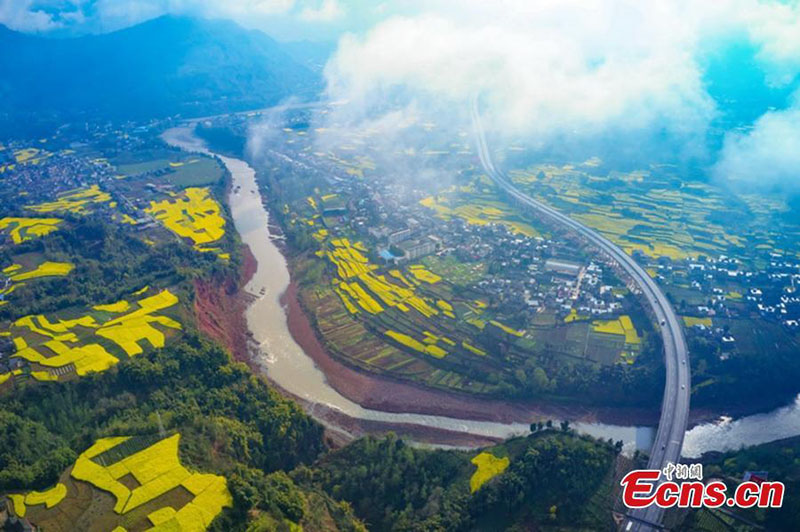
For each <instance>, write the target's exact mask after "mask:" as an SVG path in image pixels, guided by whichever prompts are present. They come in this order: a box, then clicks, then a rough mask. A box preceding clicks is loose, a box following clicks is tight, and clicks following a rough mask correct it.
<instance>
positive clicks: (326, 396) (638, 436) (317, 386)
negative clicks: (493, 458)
mask: <svg viewBox="0 0 800 532" xmlns="http://www.w3.org/2000/svg"><path fill="white" fill-rule="evenodd" d="M163 139H164V140H165V141H166V142H167V143H168V144H170V145H172V146H175V147H180V148H182V149H184V150H187V151H193V152H200V153H205V154H209V155H216V156H217V157H219V158H220V159H221V160H222V162H223V163H224V164H225V166H226V167H227V168H228V170H229V171H230V173H231V176H232V180H233V186H232V187H231V192H230V195H229V197H228V201H229V205H230V209H231V214H232V216H233V220H234V224H235V226H236V230H237V231H238V232H239V235H240V237H241V240H242V242H244V243H245V244H247V245H248V246H250V250H251V251H252V253H253V255H254V256H255V258H256V260H257V262H258V267H257V270H256V272H255V274H254V275H253V278H252V279H251V280H250V282H249V283H248V284H247V286H246V287H245V290H246V291H247V292H249V293H251V294H258V295H259V296H258V298H257V299H256V300H255V301H254V302H253V303H252V304H251V305H250V306H249V307H248V310H247V323H248V327H249V329H250V332H251V333H252V335H253V339H254V340H255V341H256V342H257V343H258V344H259V346H260V360H259V362H260V363H261V365H262V367H264V368H265V371H266V374H267V377H268V378H269V379H270V380H272V381H273V382H275V383H276V384H277V385H279V386H280V387H281V388H283V389H285V390H286V391H288V392H290V393H291V394H293V395H295V396H297V397H301V398H303V399H304V400H306V401H307V402H308V404H309V405H310V406H309V407H308V411H309V413H310V414H311V415H312V416H313V415H314V407H315V406H316V405H324V406H326V407H328V408H330V409H333V410H338V411H339V412H341V413H343V414H345V415H347V416H350V417H352V418H356V419H362V420H366V421H378V422H383V423H390V424H413V425H421V426H425V427H435V428H439V429H446V430H451V431H457V432H466V433H469V434H475V435H479V436H489V437H498V438H507V437H510V436H514V435H518V434H525V433H527V432H528V425H526V424H523V423H511V424H505V423H497V422H488V421H473V420H468V419H457V418H452V417H445V416H434V415H423V414H411V413H392V412H384V411H380V410H372V409H367V408H363V407H362V406H360V405H359V404H357V403H355V402H353V401H351V400H349V399H347V398H346V397H344V396H343V395H341V394H340V393H339V392H337V391H336V390H335V389H334V388H333V387H332V386H330V385H329V384H328V382H327V380H326V378H325V375H324V373H323V372H322V371H321V370H320V369H319V368H317V367H316V365H315V364H314V362H313V360H312V359H311V358H310V357H309V356H308V355H307V354H306V353H305V352H304V351H303V349H302V348H301V347H300V346H299V345H298V344H297V343H296V342H295V340H294V338H292V335H291V333H290V332H289V328H288V324H287V318H286V311H285V309H284V307H283V306H282V304H281V302H280V296H281V295H282V294H283V293H284V291H285V290H286V288H287V287H288V286H289V270H288V268H287V264H286V260H285V259H284V257H283V255H282V254H281V252H280V250H279V249H278V247H277V246H276V245H275V243H274V242H273V236H272V235H271V234H270V231H269V224H268V222H269V214H268V213H267V211H266V210H265V209H264V207H263V203H262V197H261V193H260V191H259V188H258V185H257V183H256V180H255V171H254V170H253V168H251V167H250V166H249V165H248V164H247V163H246V162H244V161H242V160H239V159H233V158H230V157H225V156H222V155H218V154H215V153H212V152H209V151H208V149H207V148H206V147H205V145H204V143H203V142H202V140H201V139H199V138H198V137H196V136H195V135H194V132H193V129H192V127H190V126H189V127H177V128H173V129H170V130H168V131H166V132H165V133H164V135H163ZM572 427H573V428H574V429H575V430H577V431H579V432H584V433H586V434H591V435H593V436H596V437H601V438H605V439H607V438H613V439H614V440H622V441H623V442H625V446H624V449H625V451H626V452H632V451H633V450H634V449H641V450H647V449H649V448H650V445H651V443H652V438H653V435H654V429H653V428H652V427H638V426H620V425H608V424H602V423H573V424H572ZM798 434H800V397H798V399H797V400H796V401H795V402H794V403H793V404H791V405H788V406H786V407H783V408H779V409H777V410H775V411H772V412H769V413H766V414H758V415H753V416H747V417H743V418H740V419H737V420H732V419H730V418H722V419H720V420H719V421H718V422H715V423H704V424H701V425H697V426H695V427H694V428H692V429H691V430H689V431H688V432H687V433H686V438H685V442H684V448H683V451H684V452H683V455H684V456H686V457H697V456H699V455H700V454H702V453H703V452H706V451H711V450H717V451H724V450H731V449H737V448H739V447H741V446H742V445H754V444H759V443H766V442H769V441H774V440H777V439H781V438H786V437H790V436H795V435H798Z"/></svg>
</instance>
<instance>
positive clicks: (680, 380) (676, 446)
mask: <svg viewBox="0 0 800 532" xmlns="http://www.w3.org/2000/svg"><path fill="white" fill-rule="evenodd" d="M472 123H473V128H474V130H475V137H476V139H475V140H476V144H477V148H478V156H479V157H480V160H481V164H482V165H483V168H484V170H485V171H486V173H487V174H488V175H489V177H490V178H491V179H492V181H494V182H495V184H496V185H497V186H499V187H500V188H502V189H503V190H504V191H505V192H506V193H507V194H508V195H509V196H512V197H513V198H515V199H516V200H518V201H520V202H521V203H523V204H525V205H527V206H529V207H531V208H532V209H533V210H535V211H537V212H538V213H539V214H542V215H544V216H545V217H547V218H549V219H550V220H551V221H553V222H556V223H558V224H561V225H564V226H566V227H568V228H569V229H572V230H573V231H575V232H576V233H578V234H580V235H581V236H582V237H583V238H585V239H586V240H587V241H589V242H590V243H591V244H593V245H594V246H596V247H597V248H599V249H600V250H602V251H603V252H604V253H605V254H606V255H608V256H609V257H611V258H612V259H613V260H614V261H615V262H617V264H619V266H620V267H621V268H622V269H623V270H625V271H626V272H627V273H628V275H630V277H631V278H632V279H633V281H634V282H635V283H636V285H637V286H638V287H639V289H640V290H641V292H642V294H643V295H644V297H645V298H646V299H647V302H648V303H649V305H650V308H651V309H652V311H653V315H654V316H655V319H656V322H657V324H658V327H659V328H660V330H661V336H662V338H663V341H664V365H665V366H666V382H665V385H664V397H663V399H662V402H661V418H660V420H659V423H658V431H657V432H656V437H655V441H654V442H653V447H652V449H651V451H650V460H649V462H648V468H649V469H659V470H660V469H663V467H664V466H666V465H667V463H670V462H672V463H677V462H678V461H679V460H680V456H681V448H682V447H683V436H684V434H685V433H686V423H687V421H688V417H689V392H690V389H691V386H690V374H689V359H688V358H689V355H688V349H687V348H686V339H685V338H684V336H683V329H682V328H681V324H680V322H679V321H678V316H677V315H676V314H675V311H674V310H673V309H672V306H671V305H670V303H669V300H668V299H667V297H666V295H664V293H663V292H662V291H661V289H660V288H659V287H658V285H657V284H656V283H655V281H654V280H653V279H652V277H650V276H649V275H648V274H647V272H645V271H644V269H643V268H642V267H641V266H640V265H639V264H638V263H637V262H636V261H635V260H634V259H633V258H632V257H631V256H629V255H628V254H627V253H625V252H624V251H623V250H622V249H621V248H619V247H618V246H617V245H616V244H614V243H612V242H611V241H610V240H608V239H607V238H605V237H604V236H602V235H601V234H599V233H598V232H597V231H595V230H593V229H590V228H589V227H586V226H585V225H583V224H581V223H579V222H576V221H575V220H573V219H571V218H570V217H568V216H566V215H565V214H562V213H560V212H559V211H557V210H555V209H553V208H552V207H549V206H548V205H545V204H544V203H541V202H539V201H537V200H535V199H533V198H531V197H530V196H528V195H527V194H523V193H522V192H520V191H519V190H517V188H516V187H515V186H514V184H513V183H512V182H511V180H510V179H509V178H508V177H506V176H505V174H504V173H503V172H501V171H500V170H499V169H498V168H497V167H496V166H495V164H494V161H493V160H492V155H491V152H490V151H489V146H488V145H487V143H486V135H485V133H484V131H483V124H482V122H481V116H480V112H479V111H478V102H477V98H476V99H474V100H473V104H472ZM663 517H664V509H662V508H659V507H658V506H656V505H651V506H650V507H649V508H646V509H643V510H634V511H631V512H630V513H629V514H628V516H626V520H625V521H623V526H622V529H623V530H625V531H626V532H627V531H640V530H657V529H659V528H660V525H661V522H662V519H663Z"/></svg>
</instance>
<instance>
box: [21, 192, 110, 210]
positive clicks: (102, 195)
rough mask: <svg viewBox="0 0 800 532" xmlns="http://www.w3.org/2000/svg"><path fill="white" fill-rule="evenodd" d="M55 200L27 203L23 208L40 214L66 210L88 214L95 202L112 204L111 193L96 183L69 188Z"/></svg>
mask: <svg viewBox="0 0 800 532" xmlns="http://www.w3.org/2000/svg"><path fill="white" fill-rule="evenodd" d="M57 198H58V199H56V200H55V201H50V202H45V203H39V204H38V205H28V206H26V207H25V208H26V209H29V210H32V211H34V212H37V213H40V214H48V213H52V212H68V213H71V214H88V213H89V212H91V208H92V206H93V205H95V204H103V203H105V204H108V205H109V206H113V205H112V203H113V201H112V199H111V195H110V194H109V193H108V192H104V191H103V190H101V189H100V187H99V186H97V185H92V186H90V187H87V188H79V189H75V190H70V191H67V192H64V193H61V194H59V195H58V197H57Z"/></svg>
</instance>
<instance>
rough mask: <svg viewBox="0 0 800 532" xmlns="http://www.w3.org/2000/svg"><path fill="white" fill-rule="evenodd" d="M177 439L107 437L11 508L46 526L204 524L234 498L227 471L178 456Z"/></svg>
mask: <svg viewBox="0 0 800 532" xmlns="http://www.w3.org/2000/svg"><path fill="white" fill-rule="evenodd" d="M140 442H141V443H140ZM179 442H180V434H175V435H173V436H169V437H167V438H164V439H160V440H159V439H158V438H153V437H148V436H144V437H143V436H134V437H111V438H102V439H100V440H98V441H97V442H95V444H94V445H93V446H91V447H90V448H89V449H87V450H86V451H84V452H83V453H82V454H81V455H80V456H79V457H78V459H77V460H76V462H75V465H74V466H73V467H72V468H70V469H68V470H67V471H65V472H64V473H63V474H62V475H61V478H60V479H59V483H58V484H57V485H56V486H55V487H54V488H52V489H51V490H47V491H45V492H43V493H37V492H31V493H28V494H24V495H23V494H15V495H13V496H12V508H13V510H14V512H15V513H16V515H20V516H22V515H24V516H25V517H26V518H28V519H30V520H31V521H32V522H33V523H36V524H37V525H39V526H41V527H43V528H47V529H48V530H57V531H62V530H63V531H66V530H69V528H65V525H64V523H69V525H68V526H70V527H71V526H73V525H76V526H79V525H80V524H81V523H84V524H85V525H88V524H91V525H92V526H93V527H94V526H96V525H97V524H99V523H102V526H101V529H105V530H150V529H154V530H182V531H184V532H191V531H197V532H200V531H204V530H206V529H207V528H208V526H209V525H210V524H211V522H212V521H213V520H214V518H215V517H216V516H217V515H218V514H219V513H220V512H221V511H222V510H223V509H224V508H226V507H231V506H232V505H233V500H232V497H231V494H230V492H229V491H228V488H227V481H226V479H225V478H224V477H221V476H218V475H213V474H207V473H196V472H192V471H190V470H188V469H186V468H185V467H184V466H183V465H182V464H181V463H180V460H179V457H178V446H179ZM131 479H133V480H134V481H133V482H131ZM131 486H132V487H131ZM20 510H22V512H20ZM115 527H122V528H115ZM153 527H156V528H153Z"/></svg>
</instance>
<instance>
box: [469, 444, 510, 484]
mask: <svg viewBox="0 0 800 532" xmlns="http://www.w3.org/2000/svg"><path fill="white" fill-rule="evenodd" d="M472 463H473V464H474V465H475V467H476V468H477V469H476V471H475V472H474V473H473V474H472V477H470V479H469V491H470V493H475V492H476V491H478V490H479V489H480V488H481V486H483V485H484V484H486V483H487V482H489V481H490V480H491V479H493V478H494V477H496V476H497V475H499V474H500V473H502V472H503V471H505V470H506V469H507V468H508V466H509V464H510V463H511V460H510V459H509V458H508V457H507V456H505V457H503V458H497V457H496V456H495V455H493V454H492V453H489V452H486V451H484V452H482V453H480V454H478V455H477V456H475V457H474V458H473V459H472Z"/></svg>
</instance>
